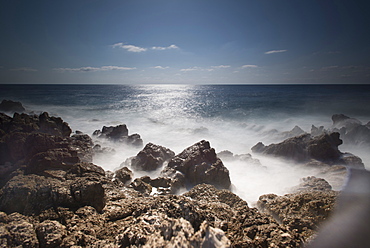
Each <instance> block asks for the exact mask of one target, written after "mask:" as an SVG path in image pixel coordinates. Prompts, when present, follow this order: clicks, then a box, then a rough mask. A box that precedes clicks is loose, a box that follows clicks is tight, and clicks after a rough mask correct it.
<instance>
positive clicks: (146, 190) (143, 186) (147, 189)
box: [130, 178, 152, 195]
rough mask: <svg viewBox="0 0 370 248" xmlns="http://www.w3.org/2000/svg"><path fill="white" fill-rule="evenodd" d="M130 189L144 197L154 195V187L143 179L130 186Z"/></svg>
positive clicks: (137, 179)
mask: <svg viewBox="0 0 370 248" xmlns="http://www.w3.org/2000/svg"><path fill="white" fill-rule="evenodd" d="M130 187H132V188H133V189H134V190H136V191H139V192H140V193H142V194H144V195H150V193H152V186H151V185H150V184H149V183H148V182H145V181H144V180H143V179H141V178H136V179H135V180H134V181H133V182H132V183H131V184H130Z"/></svg>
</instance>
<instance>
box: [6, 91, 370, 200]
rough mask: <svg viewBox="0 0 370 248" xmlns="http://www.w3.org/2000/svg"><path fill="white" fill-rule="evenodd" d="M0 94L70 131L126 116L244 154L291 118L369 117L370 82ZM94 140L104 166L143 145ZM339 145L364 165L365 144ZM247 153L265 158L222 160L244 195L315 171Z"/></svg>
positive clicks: (318, 121) (131, 124)
mask: <svg viewBox="0 0 370 248" xmlns="http://www.w3.org/2000/svg"><path fill="white" fill-rule="evenodd" d="M1 99H9V100H13V101H20V102H22V104H23V105H24V106H25V108H26V109H27V111H33V112H34V113H40V112H43V111H47V112H49V114H50V115H54V116H60V117H62V118H63V120H64V121H66V122H68V123H69V125H70V126H71V128H72V130H73V131H76V130H79V131H82V132H84V133H87V134H89V135H91V134H92V133H93V131H94V130H97V129H101V128H102V127H103V126H112V125H118V124H123V123H124V124H126V125H127V127H128V129H129V134H133V133H138V134H140V136H141V137H142V139H143V141H144V144H146V143H149V142H152V143H154V144H157V145H162V146H165V147H167V148H170V149H172V150H173V151H174V152H175V153H179V152H181V151H182V150H183V149H185V148H186V147H188V146H190V145H192V144H194V143H196V142H198V141H200V140H203V139H205V140H208V141H210V143H211V146H212V147H214V148H215V149H216V152H220V151H223V150H229V151H231V152H233V153H234V154H247V153H251V147H252V146H253V145H255V144H256V143H258V142H260V141H262V142H263V143H264V144H266V145H267V144H270V143H277V142H280V141H282V139H281V136H279V135H278V133H279V132H284V131H290V130H291V129H292V128H294V127H295V126H296V125H297V126H299V127H301V128H302V129H303V130H305V131H307V132H310V130H311V126H312V125H315V126H324V127H325V128H330V126H331V124H332V121H331V116H332V115H333V114H345V115H347V116H350V117H353V118H357V119H359V120H360V121H362V122H363V123H364V124H365V123H367V122H368V121H370V85H0V100H1ZM100 143H101V144H102V145H103V146H107V147H108V146H109V147H113V148H114V149H115V151H116V152H115V153H109V154H104V155H100V156H97V157H95V158H94V163H96V164H98V165H100V166H102V167H103V168H105V169H106V170H112V171H113V170H115V169H117V168H119V167H120V164H121V163H122V162H124V161H125V160H126V159H127V158H128V157H131V156H134V155H136V154H137V153H138V152H139V150H141V148H132V147H127V146H123V145H117V144H112V143H108V142H102V141H100ZM340 150H341V151H342V152H351V153H353V154H355V155H358V156H360V157H361V158H362V159H363V161H364V163H365V167H366V168H368V169H369V168H370V155H369V153H368V151H369V147H362V146H356V147H355V146H351V145H349V144H343V145H341V146H340ZM251 154H252V153H251ZM252 157H253V158H255V159H259V160H260V162H261V163H262V165H263V166H256V165H255V164H253V163H246V162H241V161H234V162H230V161H224V164H225V166H226V167H227V168H228V169H229V170H230V176H231V181H232V183H233V185H234V187H233V190H234V191H235V192H236V193H237V194H238V195H239V196H241V197H242V198H244V199H245V200H247V201H248V202H249V203H253V202H255V201H256V200H258V197H259V196H260V195H262V194H266V193H276V194H284V193H286V192H287V190H288V188H289V187H291V186H294V185H296V184H298V183H299V179H300V178H302V177H304V176H310V175H315V173H317V171H312V170H309V169H307V168H306V169H303V168H302V166H299V165H297V164H294V163H290V162H287V161H282V160H278V159H272V158H267V157H263V156H261V155H258V154H252ZM157 174H158V172H156V173H154V174H153V175H151V176H156V175H157ZM142 175H143V173H140V172H137V173H136V174H135V176H142Z"/></svg>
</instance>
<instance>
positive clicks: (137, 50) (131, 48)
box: [112, 42, 179, 53]
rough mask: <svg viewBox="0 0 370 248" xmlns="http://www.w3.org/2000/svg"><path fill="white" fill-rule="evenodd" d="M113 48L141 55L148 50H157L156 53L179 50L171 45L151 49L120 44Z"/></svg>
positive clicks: (114, 45)
mask: <svg viewBox="0 0 370 248" xmlns="http://www.w3.org/2000/svg"><path fill="white" fill-rule="evenodd" d="M112 47H113V48H116V47H118V48H122V49H125V50H127V51H128V52H133V53H141V52H146V51H148V50H149V49H151V50H157V51H164V50H171V49H179V47H178V46H176V45H174V44H172V45H170V46H167V47H161V46H153V47H151V48H146V47H139V46H134V45H127V44H124V43H122V42H119V43H116V44H113V45H112Z"/></svg>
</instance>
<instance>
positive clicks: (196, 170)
mask: <svg viewBox="0 0 370 248" xmlns="http://www.w3.org/2000/svg"><path fill="white" fill-rule="evenodd" d="M162 175H163V176H165V177H171V178H174V179H176V180H177V179H178V180H179V181H180V182H181V183H183V186H186V187H188V188H191V187H193V186H194V185H197V184H201V183H208V184H212V185H215V186H216V187H217V188H223V189H228V188H230V185H231V182H230V176H229V171H228V169H227V168H226V167H225V166H224V165H223V163H222V161H221V160H220V159H219V158H218V157H217V155H216V152H215V150H214V149H213V148H211V146H210V144H209V142H208V141H205V140H202V141H200V142H198V143H196V144H194V145H192V146H190V147H188V148H186V149H185V150H184V151H183V152H181V153H180V154H178V155H176V156H175V157H174V158H172V159H171V160H170V161H169V162H168V164H167V166H166V167H165V168H164V170H163V171H162Z"/></svg>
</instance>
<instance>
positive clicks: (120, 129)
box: [93, 124, 143, 147]
mask: <svg viewBox="0 0 370 248" xmlns="http://www.w3.org/2000/svg"><path fill="white" fill-rule="evenodd" d="M93 136H95V137H97V138H106V139H108V140H111V141H114V142H121V143H125V144H128V145H133V146H138V147H140V146H143V140H142V139H141V137H140V135H139V134H137V133H135V134H131V135H128V129H127V126H126V125H125V124H121V125H118V126H109V127H106V126H103V128H102V130H95V131H94V133H93Z"/></svg>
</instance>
